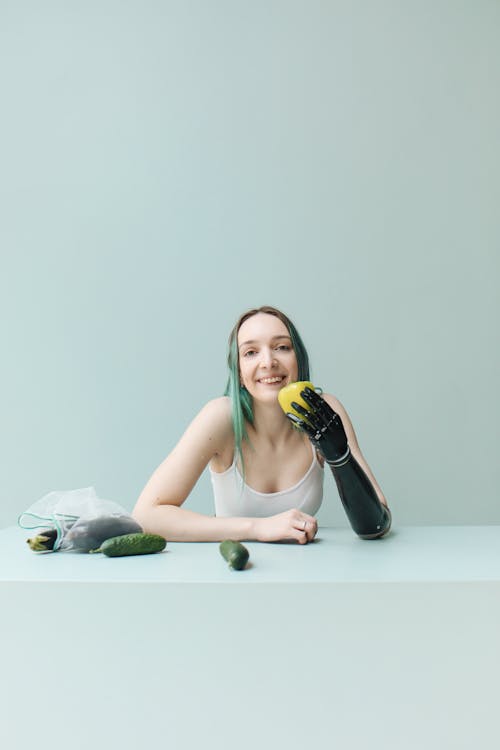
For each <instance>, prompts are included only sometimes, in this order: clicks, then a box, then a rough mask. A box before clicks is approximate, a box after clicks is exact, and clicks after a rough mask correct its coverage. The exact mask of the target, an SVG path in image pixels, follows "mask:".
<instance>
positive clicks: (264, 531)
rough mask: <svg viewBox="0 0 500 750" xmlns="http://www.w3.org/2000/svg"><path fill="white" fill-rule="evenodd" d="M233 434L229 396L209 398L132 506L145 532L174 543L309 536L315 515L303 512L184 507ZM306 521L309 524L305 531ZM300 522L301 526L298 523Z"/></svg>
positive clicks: (266, 539)
mask: <svg viewBox="0 0 500 750" xmlns="http://www.w3.org/2000/svg"><path fill="white" fill-rule="evenodd" d="M231 436H232V424H231V404H230V401H229V398H228V397H226V396H222V397H221V398H216V399H213V400H212V401H209V402H208V403H207V404H206V405H205V406H204V407H203V409H202V410H201V411H200V412H199V413H198V414H197V416H196V417H195V418H194V419H193V421H192V422H191V424H190V425H189V427H188V428H187V430H186V431H185V433H184V435H183V436H182V437H181V439H180V440H179V442H178V443H177V445H176V446H175V448H174V449H173V450H172V452H171V453H170V454H169V455H168V456H167V458H166V459H165V460H164V461H163V462H162V463H161V464H160V465H159V466H158V468H157V469H156V470H155V471H154V472H153V474H152V476H151V477H150V479H149V481H148V482H147V484H146V486H145V487H144V489H143V490H142V492H141V494H140V496H139V499H138V500H137V503H136V504H135V507H134V509H133V511H132V515H133V517H134V518H135V519H136V521H137V522H138V523H140V524H141V526H142V527H143V529H144V531H145V532H148V533H152V534H160V535H161V536H164V537H165V538H166V539H168V540H169V541H172V542H219V541H222V540H223V539H234V540H235V541H243V540H246V539H255V540H260V541H274V540H278V539H287V538H288V539H290V538H293V539H296V540H297V541H299V542H301V543H304V542H307V541H310V540H311V539H312V538H313V537H314V534H315V533H316V530H317V524H316V520H315V519H314V518H313V517H312V516H308V515H307V514H305V513H300V512H299V511H287V512H286V513H281V514H279V516H272V517H270V518H266V519H264V518H260V519H259V518H245V517H233V518H221V517H216V516H206V515H204V514H202V513H196V512H194V511H191V510H186V509H185V508H182V507H181V506H182V504H183V502H184V501H185V500H186V498H187V497H188V495H189V493H190V492H191V490H192V489H193V487H194V486H195V484H196V482H197V481H198V479H199V478H200V476H201V474H202V473H203V471H204V469H205V468H206V466H207V464H208V463H209V461H210V460H211V459H212V458H213V456H214V455H215V454H216V453H218V452H219V451H220V450H221V448H222V446H223V445H224V444H225V443H226V441H227V440H228V439H230V438H231ZM304 520H307V529H306V531H305V532H304V531H303V530H302V525H303V521H304ZM297 527H299V528H297Z"/></svg>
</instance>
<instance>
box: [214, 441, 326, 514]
mask: <svg viewBox="0 0 500 750" xmlns="http://www.w3.org/2000/svg"><path fill="white" fill-rule="evenodd" d="M310 446H311V449H312V452H313V459H312V463H311V465H310V467H309V469H308V470H307V472H306V474H305V475H304V476H303V477H302V479H301V480H300V481H299V482H297V484H294V485H293V487H290V488H289V489H288V490H281V492H257V490H253V489H252V488H251V487H249V486H248V485H247V484H246V483H245V484H244V483H243V478H242V476H241V474H240V472H239V471H238V468H237V466H236V451H235V455H234V457H233V463H232V464H231V466H230V467H229V469H227V470H226V471H223V472H217V471H213V470H212V469H211V467H210V466H209V467H208V468H209V471H210V479H211V480H212V487H213V492H214V502H215V515H216V516H225V517H228V516H247V517H248V516H250V517H253V518H264V517H266V516H274V515H275V514H276V513H282V512H283V511H285V510H290V509H291V508H298V509H299V510H301V511H303V512H304V513H308V514H309V515H311V516H314V515H315V514H316V513H317V512H318V510H319V508H320V506H321V501H322V500H323V476H324V470H323V467H322V466H321V464H320V462H319V461H318V459H317V456H316V449H315V448H314V446H313V444H312V443H310ZM242 489H243V492H242Z"/></svg>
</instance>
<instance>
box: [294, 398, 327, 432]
mask: <svg viewBox="0 0 500 750" xmlns="http://www.w3.org/2000/svg"><path fill="white" fill-rule="evenodd" d="M290 406H292V407H293V408H294V409H295V411H296V412H298V414H302V415H303V416H304V417H305V419H306V420H307V422H308V424H309V425H311V427H313V428H314V431H315V432H318V431H319V430H321V429H322V428H323V427H324V424H323V422H322V421H321V420H320V419H318V416H317V415H316V414H315V413H314V412H313V411H309V410H308V409H304V407H303V406H301V405H300V404H298V403H297V402H296V401H292V403H291V404H290Z"/></svg>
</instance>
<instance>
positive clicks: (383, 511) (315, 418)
mask: <svg viewBox="0 0 500 750" xmlns="http://www.w3.org/2000/svg"><path fill="white" fill-rule="evenodd" d="M300 396H301V399H303V400H304V402H305V403H306V404H307V406H308V407H309V408H308V409H305V408H304V407H303V406H301V405H300V404H299V403H297V402H296V401H292V402H291V404H290V406H291V407H292V408H293V410H294V411H295V412H296V413H298V414H300V415H301V417H302V418H299V417H297V416H296V415H295V414H293V413H291V412H290V411H287V412H285V413H286V416H287V417H288V418H289V419H290V420H291V421H292V422H293V423H294V425H295V426H296V427H298V428H299V429H301V430H303V431H304V432H305V433H306V434H307V435H308V437H309V440H310V441H311V442H312V444H313V445H314V446H315V447H316V448H317V449H318V450H319V451H320V453H321V454H322V455H323V456H324V458H325V461H326V462H327V464H328V465H329V466H330V468H331V470H332V473H333V476H334V478H335V482H336V484H337V487H338V490H339V494H340V499H341V501H342V505H343V506H344V510H345V512H346V515H347V518H348V519H349V523H350V524H351V526H352V528H353V530H354V532H355V533H356V534H357V535H358V536H359V537H361V539H376V538H378V537H381V536H383V535H384V534H386V533H387V532H388V531H389V529H390V526H391V513H390V511H389V509H388V508H386V506H385V505H384V504H383V503H381V502H380V500H379V498H378V495H377V493H376V491H375V489H374V487H373V486H372V484H371V482H370V480H369V479H368V477H367V476H366V474H365V473H364V471H363V469H362V468H361V466H360V465H359V464H358V462H357V461H356V459H355V458H354V456H353V455H352V454H351V450H350V448H349V444H348V441H347V435H346V433H345V430H344V425H343V424H342V420H341V419H340V417H339V415H338V414H337V413H336V412H334V411H333V409H332V408H331V407H330V405H329V404H327V403H326V401H325V400H324V399H322V398H321V396H319V395H318V394H317V393H316V392H315V391H314V390H312V389H311V388H309V387H308V386H306V387H305V388H304V389H303V390H302V391H301V392H300Z"/></svg>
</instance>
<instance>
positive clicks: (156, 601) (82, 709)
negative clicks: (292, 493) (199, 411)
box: [0, 526, 500, 750]
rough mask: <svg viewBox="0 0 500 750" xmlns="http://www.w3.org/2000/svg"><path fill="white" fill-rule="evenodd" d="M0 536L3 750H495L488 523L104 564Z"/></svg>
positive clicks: (496, 570)
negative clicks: (242, 553)
mask: <svg viewBox="0 0 500 750" xmlns="http://www.w3.org/2000/svg"><path fill="white" fill-rule="evenodd" d="M29 535H30V532H27V531H24V530H21V529H18V528H9V529H4V530H2V531H0V607H1V623H2V639H1V652H0V663H1V665H2V666H1V671H2V677H1V680H0V684H1V694H0V701H1V703H0V705H1V706H2V708H3V709H4V716H2V721H1V722H0V743H1V745H2V747H6V748H7V747H8V748H9V750H28V748H30V749H31V748H33V747H36V748H37V750H46V749H47V750H49V749H50V750H59V749H61V750H62V748H65V750H66V749H68V750H80V749H81V750H83V748H88V747H89V746H91V745H92V746H94V747H105V748H110V749H111V748H112V750H115V749H116V750H118V749H119V750H128V749H129V748H130V750H132V748H137V747H141V748H148V747H156V746H159V747H170V748H172V749H173V750H174V749H175V750H187V749H188V748H189V750H191V748H195V747H202V748H204V749H206V750H212V748H214V750H215V748H217V750H219V749H220V748H225V747H226V746H227V745H228V744H229V745H231V746H235V747H237V748H238V750H247V749H248V750H250V748H252V750H253V748H256V747H262V748H281V747H284V748H287V750H290V749H292V750H294V749H295V748H299V747H300V748H302V747H304V746H305V745H308V744H320V745H322V746H326V743H328V745H327V746H328V747H339V748H340V747H341V748H342V750H351V749H352V750H354V749H355V750H358V749H360V748H363V747H365V746H367V747H370V748H375V749H377V750H378V748H380V749H382V748H384V749H387V748H390V749H391V750H392V748H394V750H396V748H397V750H413V748H415V749H417V748H418V750H421V748H426V750H433V749H434V748H436V750H438V749H439V750H447V749H448V748H449V749H450V750H461V749H462V748H463V749H464V750H465V749H467V750H469V749H470V748H473V747H474V748H475V747H479V748H481V750H490V748H491V750H493V748H495V750H497V748H498V746H499V744H500V739H499V735H500V730H498V728H497V720H496V715H497V711H498V709H497V704H498V694H499V690H498V673H499V667H500V647H499V639H500V635H499V634H500V526H489V527H485V526H470V527H460V526H457V527H405V528H396V529H394V530H393V531H392V532H391V533H390V535H389V536H388V537H386V538H385V539H383V540H377V541H362V540H360V539H358V538H357V537H356V536H355V535H354V534H353V532H352V531H350V530H345V529H326V528H322V529H320V532H319V534H318V537H319V538H318V541H316V542H315V543H313V544H310V545H307V546H298V545H295V544H259V543H254V542H252V543H250V542H249V543H247V545H246V546H247V547H248V549H249V550H250V561H251V566H250V567H249V568H248V569H247V570H245V571H241V572H237V571H231V570H229V569H228V568H227V565H226V563H225V561H224V560H223V558H222V557H221V556H220V554H219V551H218V545H217V544H207V543H205V544H192V543H185V544H179V543H169V544H168V545H167V549H166V550H165V552H163V553H160V554H156V555H148V556H141V557H129V558H116V559H110V558H106V557H104V556H102V555H82V554H76V553H69V552H59V553H56V554H51V553H45V554H37V553H34V552H32V551H31V550H30V549H29V547H28V546H27V545H26V543H25V541H24V540H25V539H26V538H27V537H28V536H29Z"/></svg>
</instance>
